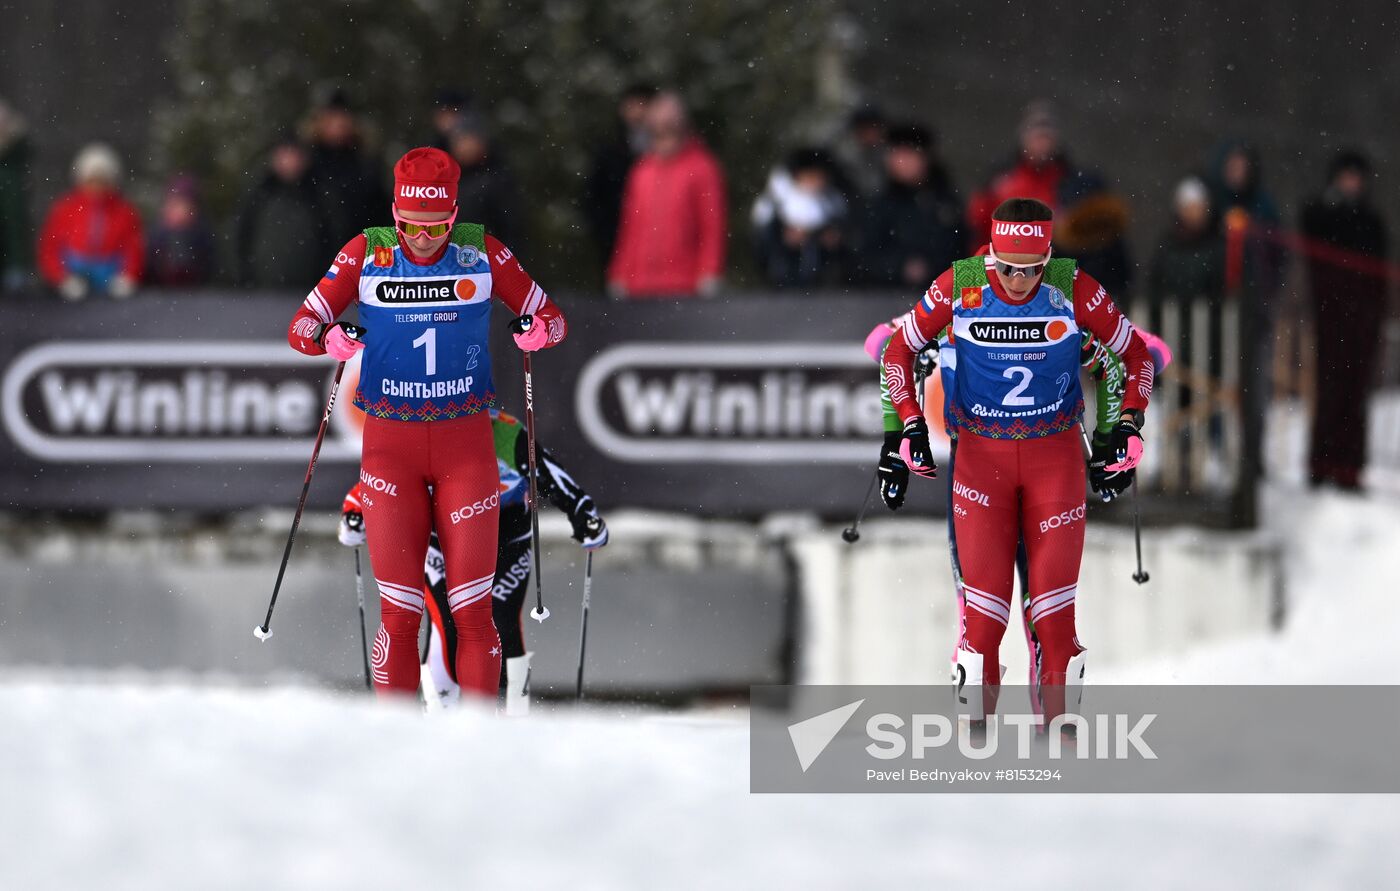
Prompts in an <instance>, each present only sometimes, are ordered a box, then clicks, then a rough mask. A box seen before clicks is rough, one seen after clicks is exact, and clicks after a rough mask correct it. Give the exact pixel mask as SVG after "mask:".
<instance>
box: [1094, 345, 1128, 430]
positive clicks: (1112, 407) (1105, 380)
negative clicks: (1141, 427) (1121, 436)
mask: <svg viewBox="0 0 1400 891" xmlns="http://www.w3.org/2000/svg"><path fill="white" fill-rule="evenodd" d="M1089 346H1090V348H1091V349H1092V353H1090V356H1089V360H1088V362H1086V363H1085V367H1087V368H1088V369H1089V374H1090V376H1091V377H1093V379H1094V381H1095V383H1097V385H1098V388H1097V390H1096V394H1097V395H1096V398H1095V399H1094V405H1095V407H1096V408H1097V410H1098V411H1097V415H1098V416H1097V418H1095V422H1094V436H1095V438H1098V437H1100V436H1107V435H1108V431H1109V430H1110V429H1112V427H1113V425H1114V424H1117V423H1118V416H1119V415H1121V414H1122V412H1123V392H1124V390H1125V389H1126V388H1127V383H1128V381H1127V375H1126V374H1125V373H1124V368H1123V360H1122V358H1120V357H1119V355H1118V354H1117V353H1115V352H1113V351H1112V350H1110V349H1109V348H1108V347H1106V346H1104V345H1103V343H1102V342H1101V341H1100V340H1098V339H1097V338H1095V339H1093V340H1092V341H1091V342H1090V344H1089Z"/></svg>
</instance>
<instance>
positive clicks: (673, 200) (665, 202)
mask: <svg viewBox="0 0 1400 891" xmlns="http://www.w3.org/2000/svg"><path fill="white" fill-rule="evenodd" d="M664 96H665V94H663V96H662V97H658V98H657V99H656V100H655V102H658V103H659V102H662V101H663V98H664ZM661 111H662V113H664V112H665V111H666V109H665V108H664V106H663V108H662V109H661ZM726 213H727V209H726V206H725V195H724V174H723V173H722V172H721V171H720V167H719V162H718V161H716V160H715V157H714V155H713V154H711V153H710V151H709V149H707V148H705V146H704V145H702V144H701V142H700V141H699V140H698V139H696V138H694V137H693V136H688V135H687V136H685V137H684V139H682V140H680V141H678V143H677V147H676V149H675V150H674V151H671V152H669V153H668V152H666V151H663V150H659V149H658V140H657V138H656V137H655V136H654V137H653V143H652V150H651V151H649V152H647V154H645V155H643V156H642V157H641V159H639V160H638V161H637V163H636V164H635V165H634V166H633V168H632V172H631V173H629V174H628V176H627V186H626V189H625V190H624V192H623V196H622V217H621V220H620V221H619V223H618V232H617V247H616V249H615V250H614V251H613V257H612V262H611V263H610V264H609V265H608V286H609V289H610V290H611V291H612V292H613V293H614V294H616V295H618V296H624V297H678V296H686V297H688V296H693V295H695V294H701V293H709V292H710V291H712V290H713V289H714V288H715V287H716V286H717V285H718V283H719V278H720V276H721V275H722V274H723V272H724V250H725V237H726V226H725V219H726Z"/></svg>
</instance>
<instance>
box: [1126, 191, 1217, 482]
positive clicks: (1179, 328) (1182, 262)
mask: <svg viewBox="0 0 1400 891" xmlns="http://www.w3.org/2000/svg"><path fill="white" fill-rule="evenodd" d="M1172 215H1173V220H1172V224H1171V226H1170V227H1169V228H1168V229H1167V230H1166V231H1165V232H1163V233H1162V236H1161V238H1160V239H1159V241H1158V243H1157V248H1156V251H1155V252H1154V253H1153V255H1152V263H1151V265H1150V266H1149V268H1148V273H1147V300H1148V310H1147V314H1146V315H1145V316H1143V317H1141V318H1135V321H1136V322H1137V323H1138V324H1140V325H1143V326H1145V327H1147V328H1149V329H1151V330H1152V331H1155V332H1157V333H1158V334H1160V335H1162V336H1164V337H1167V338H1169V339H1170V340H1171V346H1172V349H1174V350H1175V351H1176V355H1177V358H1178V359H1179V360H1181V361H1182V362H1184V363H1185V364H1186V365H1188V366H1190V367H1192V368H1193V370H1199V371H1202V372H1205V373H1208V374H1209V375H1210V376H1211V377H1212V378H1214V379H1216V380H1219V378H1220V375H1221V370H1222V362H1221V359H1222V352H1221V350H1222V345H1221V310H1222V309H1223V307H1224V294H1225V238H1224V236H1223V235H1221V232H1220V225H1219V220H1218V219H1217V218H1216V216H1215V214H1214V212H1213V211H1212V209H1211V205H1210V191H1209V189H1207V188H1206V184H1205V183H1204V182H1203V181H1202V180H1201V179H1200V178H1199V177H1195V176H1190V177H1187V178H1186V179H1184V180H1182V181H1181V182H1180V183H1179V184H1178V185H1177V187H1176V194H1175V195H1174V196H1173V199H1172ZM1201 305H1204V306H1205V307H1206V311H1207V313H1208V318H1209V325H1208V326H1207V340H1206V343H1205V345H1204V348H1205V355H1206V360H1207V362H1206V366H1205V367H1204V368H1199V367H1196V366H1195V365H1194V363H1195V362H1196V361H1197V358H1196V353H1197V350H1198V349H1200V347H1199V345H1198V344H1197V343H1195V342H1194V341H1193V336H1194V328H1193V326H1192V324H1191V317H1192V313H1193V311H1194V308H1195V307H1197V306H1201ZM1169 308H1170V311H1169ZM1169 316H1170V318H1169ZM1176 380H1177V379H1173V378H1159V379H1158V380H1157V387H1158V391H1159V392H1166V390H1167V388H1169V387H1174V386H1179V387H1180V394H1179V400H1180V401H1179V404H1180V405H1181V406H1183V407H1185V406H1189V405H1191V404H1192V403H1193V401H1195V393H1194V392H1193V389H1192V387H1193V386H1198V385H1199V384H1198V383H1197V382H1195V381H1190V380H1182V381H1181V382H1180V383H1177V382H1176ZM1222 429H1223V428H1221V427H1219V426H1218V425H1217V424H1216V423H1215V421H1214V420H1212V426H1211V436H1212V439H1216V438H1217V437H1218V436H1219V435H1220V433H1221V430H1222ZM1182 435H1183V436H1184V435H1185V428H1183V432H1182ZM1172 456H1175V458H1176V459H1177V460H1184V459H1185V458H1186V456H1187V449H1186V448H1179V449H1174V450H1170V451H1169V453H1168V457H1167V460H1172Z"/></svg>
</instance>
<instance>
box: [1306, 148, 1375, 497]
mask: <svg viewBox="0 0 1400 891" xmlns="http://www.w3.org/2000/svg"><path fill="white" fill-rule="evenodd" d="M1370 181H1371V163H1370V161H1369V160H1368V159H1367V158H1366V156H1364V155H1362V154H1360V153H1359V152H1354V151H1345V152H1342V153H1340V154H1339V155H1338V156H1337V157H1336V158H1335V159H1334V160H1333V161H1332V165H1331V168H1330V170H1329V171H1328V177H1327V187H1326V189H1324V191H1323V192H1322V194H1321V195H1318V196H1317V197H1316V198H1314V199H1312V200H1311V201H1309V202H1308V203H1307V204H1306V205H1305V206H1304V207H1303V214H1302V230H1303V236H1304V237H1305V238H1307V239H1309V240H1310V241H1311V242H1313V243H1314V244H1313V245H1311V247H1312V250H1311V251H1310V252H1309V254H1308V257H1307V272H1308V283H1309V285H1310V286H1311V291H1312V310H1313V320H1314V324H1315V325H1316V328H1315V330H1316V332H1317V409H1316V412H1315V413H1314V415H1313V429H1312V447H1311V451H1310V455H1309V460H1308V473H1309V476H1310V478H1311V479H1312V482H1313V484H1314V485H1317V484H1319V483H1324V482H1331V483H1333V484H1335V485H1337V486H1340V487H1341V488H1343V489H1357V488H1360V485H1361V469H1362V467H1363V466H1364V465H1365V459H1366V408H1367V401H1368V399H1369V397H1370V394H1371V386H1372V382H1373V380H1374V377H1375V369H1376V360H1377V358H1378V355H1379V352H1380V342H1381V327H1382V323H1383V322H1384V320H1385V314H1386V312H1385V311H1386V281H1385V278H1384V276H1383V271H1384V268H1383V267H1382V266H1381V264H1380V263H1379V262H1377V261H1381V260H1384V258H1385V256H1386V253H1387V251H1386V248H1387V235H1386V227H1385V221H1384V220H1382V219H1381V216H1380V214H1379V213H1378V212H1377V211H1376V208H1375V206H1374V205H1373V204H1372V203H1371V182H1370ZM1326 248H1331V249H1332V250H1326ZM1338 249H1340V250H1338ZM1342 251H1346V252H1350V253H1342ZM1368 260H1369V261H1370V262H1367V261H1368Z"/></svg>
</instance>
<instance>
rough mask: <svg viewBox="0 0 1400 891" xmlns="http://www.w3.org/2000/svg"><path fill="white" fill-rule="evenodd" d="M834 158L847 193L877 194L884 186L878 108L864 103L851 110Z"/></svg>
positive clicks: (882, 125)
mask: <svg viewBox="0 0 1400 891" xmlns="http://www.w3.org/2000/svg"><path fill="white" fill-rule="evenodd" d="M836 158H837V160H838V161H839V162H840V163H841V168H842V173H843V174H844V176H845V178H846V180H847V181H848V185H849V188H850V191H851V194H850V195H849V196H848V197H850V198H853V199H859V200H861V201H869V200H873V199H874V198H875V197H876V196H877V195H879V194H880V192H881V191H882V190H883V189H884V187H885V116H884V115H883V114H882V113H881V112H880V109H878V108H876V107H875V106H873V105H864V106H861V107H860V108H857V109H856V110H855V111H853V112H851V117H850V119H849V120H848V121H847V124H846V132H845V133H843V134H842V136H841V138H840V139H839V140H837V143H836Z"/></svg>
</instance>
